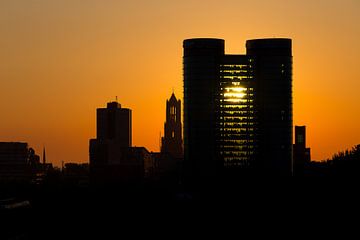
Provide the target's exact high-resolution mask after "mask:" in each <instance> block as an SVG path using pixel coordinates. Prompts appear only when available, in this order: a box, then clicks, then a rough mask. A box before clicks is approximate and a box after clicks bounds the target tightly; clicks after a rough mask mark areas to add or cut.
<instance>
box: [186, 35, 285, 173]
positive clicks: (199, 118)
mask: <svg viewBox="0 0 360 240" xmlns="http://www.w3.org/2000/svg"><path fill="white" fill-rule="evenodd" d="M183 46H184V59H183V62H184V154H185V156H184V157H185V158H184V160H185V167H186V170H187V173H188V174H190V175H191V176H195V177H205V176H216V175H218V174H219V173H221V172H222V171H223V170H224V169H237V168H241V169H243V168H254V169H257V170H259V171H262V172H267V173H270V174H281V175H290V174H291V171H292V170H291V167H292V163H291V162H292V90H291V88H292V55H291V40H290V39H256V40H249V41H247V42H246V49H247V54H246V55H226V54H225V53H224V40H222V39H204V38H199V39H187V40H185V41H184V44H183Z"/></svg>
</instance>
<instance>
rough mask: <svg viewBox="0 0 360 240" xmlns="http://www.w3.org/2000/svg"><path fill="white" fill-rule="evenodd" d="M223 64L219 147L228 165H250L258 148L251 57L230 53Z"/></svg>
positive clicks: (219, 111) (225, 163)
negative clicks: (255, 149)
mask: <svg viewBox="0 0 360 240" xmlns="http://www.w3.org/2000/svg"><path fill="white" fill-rule="evenodd" d="M223 62H224V64H221V65H220V85H219V88H220V89H219V90H220V91H219V106H218V117H217V120H218V124H217V126H218V134H219V138H218V139H219V142H218V148H219V153H220V157H221V159H222V160H223V164H224V167H233V166H248V165H249V164H250V163H251V160H252V159H253V155H254V148H255V117H254V86H253V81H252V80H253V76H252V65H251V59H249V58H248V57H246V56H243V55H237V56H231V55H230V56H226V57H225V58H224V60H223Z"/></svg>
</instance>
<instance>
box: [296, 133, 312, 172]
mask: <svg viewBox="0 0 360 240" xmlns="http://www.w3.org/2000/svg"><path fill="white" fill-rule="evenodd" d="M293 159H294V174H295V175H303V174H304V168H305V164H308V163H310V161H311V156H310V148H307V147H306V127H305V126H295V144H294V145H293Z"/></svg>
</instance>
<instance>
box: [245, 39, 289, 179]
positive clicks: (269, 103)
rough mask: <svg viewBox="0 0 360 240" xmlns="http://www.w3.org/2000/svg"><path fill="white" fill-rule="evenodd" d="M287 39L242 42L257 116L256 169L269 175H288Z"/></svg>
mask: <svg viewBox="0 0 360 240" xmlns="http://www.w3.org/2000/svg"><path fill="white" fill-rule="evenodd" d="M291 44H292V43H291V39H284V38H271V39H255V40H248V41H247V42H246V50H247V55H248V56H249V57H250V58H251V59H252V61H253V63H254V64H253V66H254V81H255V94H256V96H255V104H256V108H257V113H258V119H259V122H258V133H257V134H258V151H257V152H258V156H257V163H258V164H259V165H260V168H262V169H264V170H265V171H268V173H270V174H277V175H279V174H280V175H290V174H292V124H293V120H292V53H291Z"/></svg>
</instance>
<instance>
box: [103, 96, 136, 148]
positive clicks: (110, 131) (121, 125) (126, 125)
mask: <svg viewBox="0 0 360 240" xmlns="http://www.w3.org/2000/svg"><path fill="white" fill-rule="evenodd" d="M96 115H97V125H96V126H97V128H96V134H97V139H108V140H114V141H116V142H118V143H119V144H120V146H121V147H131V140H132V139H131V136H132V134H131V110H130V109H128V108H121V104H120V103H118V102H109V103H108V104H107V108H98V109H97V111H96Z"/></svg>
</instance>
